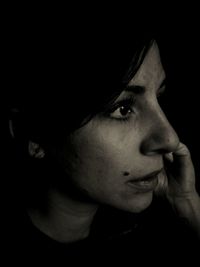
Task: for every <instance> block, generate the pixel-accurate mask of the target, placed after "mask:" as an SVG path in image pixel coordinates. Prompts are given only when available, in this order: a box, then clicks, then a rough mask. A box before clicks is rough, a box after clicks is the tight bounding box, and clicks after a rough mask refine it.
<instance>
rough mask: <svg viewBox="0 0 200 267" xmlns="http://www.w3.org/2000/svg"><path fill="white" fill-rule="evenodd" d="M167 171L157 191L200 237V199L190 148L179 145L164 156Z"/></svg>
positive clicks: (160, 180)
mask: <svg viewBox="0 0 200 267" xmlns="http://www.w3.org/2000/svg"><path fill="white" fill-rule="evenodd" d="M164 162H165V166H166V169H165V171H164V172H163V174H161V175H160V176H159V184H158V188H157V189H156V191H159V193H164V194H165V196H166V197H167V199H168V200H169V202H170V203H171V205H172V206H173V208H174V209H175V211H176V212H177V214H178V215H179V216H180V217H184V218H185V219H187V221H188V222H189V223H190V225H191V226H192V227H193V228H194V229H195V230H196V231H197V233H198V234H199V236H200V197H199V195H198V193H197V191H196V188H195V171H194V166H193V163H192V160H191V156H190V152H189V150H188V148H187V147H186V146H185V145H184V144H182V143H179V146H178V147H177V149H176V150H175V151H174V152H173V153H169V154H166V155H165V156H164Z"/></svg>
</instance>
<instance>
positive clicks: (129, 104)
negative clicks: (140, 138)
mask: <svg viewBox="0 0 200 267" xmlns="http://www.w3.org/2000/svg"><path fill="white" fill-rule="evenodd" d="M135 100H136V99H135V98H134V97H133V96H130V97H128V98H126V99H123V100H121V101H119V102H118V103H115V104H113V106H111V107H110V108H109V109H108V111H107V112H106V113H107V114H108V116H109V117H110V118H111V119H113V120H118V121H127V120H129V119H130V117H131V115H132V114H133V113H135V112H134V104H135ZM121 108H125V109H127V113H126V114H127V115H123V114H121V117H120V115H119V116H118V117H117V116H116V117H114V116H112V114H113V113H114V112H116V111H117V110H120V109H121ZM119 112H120V111H119Z"/></svg>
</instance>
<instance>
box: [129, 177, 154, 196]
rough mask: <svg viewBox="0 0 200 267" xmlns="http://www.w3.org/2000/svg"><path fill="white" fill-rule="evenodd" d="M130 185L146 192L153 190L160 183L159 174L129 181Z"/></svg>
mask: <svg viewBox="0 0 200 267" xmlns="http://www.w3.org/2000/svg"><path fill="white" fill-rule="evenodd" d="M127 184H128V185H129V186H130V187H132V188H134V189H136V190H137V191H140V192H142V193H146V192H149V191H153V190H154V189H155V187H156V186H157V184H158V176H157V175H155V176H152V177H151V178H148V179H144V180H139V181H138V180H131V181H129V182H128V183H127Z"/></svg>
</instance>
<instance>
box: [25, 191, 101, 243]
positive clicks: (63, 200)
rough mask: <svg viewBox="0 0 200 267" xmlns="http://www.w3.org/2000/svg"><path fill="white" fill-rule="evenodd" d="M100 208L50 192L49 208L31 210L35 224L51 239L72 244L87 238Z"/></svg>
mask: <svg viewBox="0 0 200 267" xmlns="http://www.w3.org/2000/svg"><path fill="white" fill-rule="evenodd" d="M97 208H98V206H97V205H95V204H91V203H83V202H81V201H76V200H74V199H72V198H70V197H67V196H65V195H63V194H62V193H60V192H57V191H55V190H50V191H49V193H48V198H47V207H45V209H41V208H30V209H28V214H29V216H30V218H31V220H32V222H33V224H34V225H35V226H36V227H37V228H38V229H39V230H40V231H42V232H43V233H45V234H46V235H47V236H49V237H50V238H52V239H54V240H56V241H59V242H62V243H71V242H75V241H78V240H82V239H84V238H86V237H87V236H88V235H89V233H90V226H91V224H92V221H93V218H94V215H95V213H96V211H97Z"/></svg>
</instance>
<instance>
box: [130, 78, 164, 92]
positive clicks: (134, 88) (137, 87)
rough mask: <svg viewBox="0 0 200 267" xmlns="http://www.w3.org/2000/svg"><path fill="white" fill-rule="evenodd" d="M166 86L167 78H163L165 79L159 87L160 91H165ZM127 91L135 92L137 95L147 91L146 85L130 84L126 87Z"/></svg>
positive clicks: (158, 90)
mask: <svg viewBox="0 0 200 267" xmlns="http://www.w3.org/2000/svg"><path fill="white" fill-rule="evenodd" d="M165 86H166V78H164V79H163V81H162V82H161V84H160V86H159V87H158V89H157V92H158V93H163V92H164V90H165ZM125 91H126V92H133V93H134V94H136V95H141V94H143V93H145V91H146V87H145V86H141V85H134V84H132V85H128V86H127V87H126V89H125Z"/></svg>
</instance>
